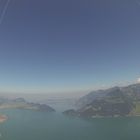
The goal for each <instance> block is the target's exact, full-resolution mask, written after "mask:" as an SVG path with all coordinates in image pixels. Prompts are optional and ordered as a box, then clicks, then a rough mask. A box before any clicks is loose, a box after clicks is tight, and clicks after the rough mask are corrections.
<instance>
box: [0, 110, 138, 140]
mask: <svg viewBox="0 0 140 140" xmlns="http://www.w3.org/2000/svg"><path fill="white" fill-rule="evenodd" d="M0 113H1V114H6V115H8V117H9V119H8V120H7V121H6V122H5V123H2V124H0V134H1V136H0V140H140V118H139V117H133V118H98V119H92V120H84V119H80V118H71V117H67V116H64V115H63V114H61V113H45V112H35V111H27V110H1V111H0Z"/></svg>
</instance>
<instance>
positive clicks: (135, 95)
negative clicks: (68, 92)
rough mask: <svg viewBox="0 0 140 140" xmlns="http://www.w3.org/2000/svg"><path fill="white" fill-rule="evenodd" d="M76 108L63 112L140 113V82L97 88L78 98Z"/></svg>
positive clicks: (83, 115) (96, 115)
mask: <svg viewBox="0 0 140 140" xmlns="http://www.w3.org/2000/svg"><path fill="white" fill-rule="evenodd" d="M77 106H78V109H77V110H76V113H75V111H73V112H72V110H71V112H69V111H67V112H64V113H65V114H68V113H69V114H70V113H72V114H76V115H77V116H82V117H102V116H112V117H114V116H132V115H133V116H136V115H140V84H134V85H129V86H127V87H113V88H110V89H106V90H98V91H94V92H91V93H89V94H88V95H86V96H84V97H82V98H80V99H79V100H78V102H77Z"/></svg>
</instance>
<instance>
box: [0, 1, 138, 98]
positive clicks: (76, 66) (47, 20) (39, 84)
mask: <svg viewBox="0 0 140 140" xmlns="http://www.w3.org/2000/svg"><path fill="white" fill-rule="evenodd" d="M4 5H5V1H4V0H2V1H1V5H0V13H1V14H0V19H1V23H0V65H1V68H0V79H1V80H0V93H2V92H3V93H26V94H28V93H29V94H30V93H45V94H46V95H48V96H50V93H51V96H59V95H60V96H61V95H62V94H63V96H66V97H67V96H68V97H69V96H76V97H77V96H78V97H79V96H82V95H83V94H85V92H87V91H92V90H94V89H100V88H106V87H111V86H113V85H120V84H121V83H122V85H123V84H125V83H129V82H130V83H131V82H133V81H136V80H137V79H138V78H139V77H140V67H139V59H140V55H139V52H140V47H139V46H140V26H139V25H140V16H139V13H140V5H139V3H138V2H137V1H132V0H128V1H125V0H123V1H122V0H117V1H116V0H112V1H110V0H106V1H102V0H94V1H84V0H82V1H81V0H71V1H68V0H65V1H64V0H59V2H58V1H57V0H48V1H44V0H40V1H33V0H30V1H29V0H24V1H23V0H22V1H18V0H15V1H12V0H10V2H9V5H8V7H6V10H5V9H4ZM2 13H3V14H2ZM80 92H81V93H80Z"/></svg>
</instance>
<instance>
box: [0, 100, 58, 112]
mask: <svg viewBox="0 0 140 140" xmlns="http://www.w3.org/2000/svg"><path fill="white" fill-rule="evenodd" d="M0 109H26V110H35V111H46V112H54V111H55V110H54V109H53V108H51V107H50V106H48V105H46V104H38V103H31V102H27V101H26V100H25V99H24V98H16V99H13V100H12V99H8V98H0Z"/></svg>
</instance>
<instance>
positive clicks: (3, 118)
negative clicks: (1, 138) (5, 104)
mask: <svg viewBox="0 0 140 140" xmlns="http://www.w3.org/2000/svg"><path fill="white" fill-rule="evenodd" d="M7 119H8V117H7V116H6V115H0V123H3V122H5V121H6V120H7Z"/></svg>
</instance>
